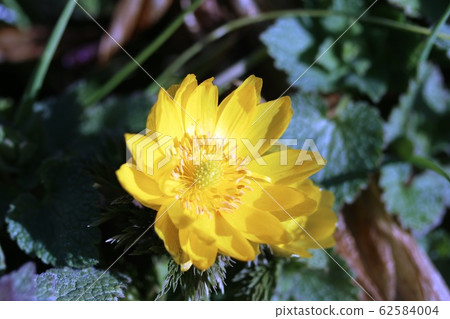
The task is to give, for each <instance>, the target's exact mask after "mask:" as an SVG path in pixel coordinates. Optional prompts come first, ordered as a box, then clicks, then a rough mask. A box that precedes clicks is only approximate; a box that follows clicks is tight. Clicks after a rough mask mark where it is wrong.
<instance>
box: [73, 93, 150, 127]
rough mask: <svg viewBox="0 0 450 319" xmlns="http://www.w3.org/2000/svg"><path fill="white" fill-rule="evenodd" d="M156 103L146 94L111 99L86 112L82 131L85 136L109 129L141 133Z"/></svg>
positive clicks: (82, 122)
mask: <svg viewBox="0 0 450 319" xmlns="http://www.w3.org/2000/svg"><path fill="white" fill-rule="evenodd" d="M154 102H155V99H154V97H153V96H151V95H149V94H146V93H136V94H133V95H130V96H126V97H112V98H109V99H107V100H106V101H104V102H101V103H99V104H96V105H93V106H91V107H89V108H86V109H85V110H84V112H83V114H82V119H81V125H80V131H81V133H82V134H85V135H90V134H96V133H102V132H104V131H105V130H107V129H114V130H121V131H122V132H127V131H128V132H139V131H140V130H141V129H142V128H143V127H145V122H146V119H147V115H148V113H149V111H150V108H151V106H152V105H153V104H154Z"/></svg>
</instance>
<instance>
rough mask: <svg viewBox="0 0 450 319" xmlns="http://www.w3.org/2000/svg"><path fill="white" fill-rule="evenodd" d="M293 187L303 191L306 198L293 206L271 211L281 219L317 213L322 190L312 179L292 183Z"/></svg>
mask: <svg viewBox="0 0 450 319" xmlns="http://www.w3.org/2000/svg"><path fill="white" fill-rule="evenodd" d="M291 187H293V188H295V189H296V190H297V191H299V192H301V193H302V194H303V195H304V200H303V201H302V202H301V203H299V204H297V205H295V206H293V207H289V208H284V210H283V209H280V210H274V211H272V212H271V213H272V214H273V215H274V216H276V217H277V218H278V219H279V220H280V221H285V220H288V219H291V218H297V217H299V216H308V215H311V214H313V213H315V212H316V211H317V208H318V207H319V203H320V198H321V193H322V192H321V191H320V188H319V187H317V186H316V185H314V183H313V182H312V181H311V180H309V179H307V180H304V181H302V182H300V183H296V184H293V185H291Z"/></svg>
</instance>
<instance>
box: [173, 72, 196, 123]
mask: <svg viewBox="0 0 450 319" xmlns="http://www.w3.org/2000/svg"><path fill="white" fill-rule="evenodd" d="M196 87H197V78H196V77H195V75H194V74H188V75H187V76H186V77H185V78H184V80H183V82H181V84H180V86H179V87H178V89H177V91H176V94H175V102H176V103H177V104H178V105H180V106H181V107H182V108H183V109H184V111H186V105H187V102H188V99H189V97H190V96H191V94H192V92H194V90H195V88H196ZM185 116H186V112H183V118H184V117H185Z"/></svg>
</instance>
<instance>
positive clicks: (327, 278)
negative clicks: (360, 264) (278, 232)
mask: <svg viewBox="0 0 450 319" xmlns="http://www.w3.org/2000/svg"><path fill="white" fill-rule="evenodd" d="M334 258H335V259H336V260H337V261H338V262H339V264H340V265H342V266H343V267H344V268H346V267H345V262H344V261H343V260H342V259H340V258H338V256H336V255H335V256H334ZM321 263H322V264H321V266H320V267H309V265H308V264H307V263H304V262H303V261H301V260H298V259H291V260H289V261H288V262H287V263H286V264H285V265H284V267H283V269H282V270H281V274H280V277H279V279H278V284H277V288H276V289H275V293H274V296H273V300H283V301H286V300H298V301H307V300H311V301H323V300H334V301H336V300H345V301H351V300H358V298H357V294H358V289H357V288H356V287H355V286H354V285H353V282H352V280H351V278H350V277H349V276H348V275H347V274H346V273H345V272H344V271H343V270H342V269H341V268H340V267H339V266H338V265H336V264H335V263H334V262H333V261H332V260H331V259H330V258H329V257H328V256H327V259H326V260H325V262H321Z"/></svg>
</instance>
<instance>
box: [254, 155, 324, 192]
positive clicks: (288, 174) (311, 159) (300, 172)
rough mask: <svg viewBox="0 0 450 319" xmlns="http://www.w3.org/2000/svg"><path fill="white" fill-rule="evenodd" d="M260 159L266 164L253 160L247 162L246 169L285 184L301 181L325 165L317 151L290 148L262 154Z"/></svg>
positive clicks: (273, 181)
mask: <svg viewBox="0 0 450 319" xmlns="http://www.w3.org/2000/svg"><path fill="white" fill-rule="evenodd" d="M262 159H263V160H264V162H265V164H267V165H260V164H258V163H257V162H256V161H254V160H253V161H251V162H250V164H248V166H247V167H248V169H249V170H250V171H254V172H256V173H258V174H260V175H264V176H267V177H269V178H270V180H271V182H272V183H279V184H285V185H289V184H293V183H295V182H300V181H303V180H305V179H306V178H308V177H309V176H311V175H313V174H314V173H317V172H318V171H319V170H321V169H322V168H323V167H324V165H325V160H324V159H323V158H322V157H321V156H320V154H318V153H314V152H311V151H305V150H295V149H290V148H288V149H287V150H285V151H283V152H274V153H270V154H267V155H264V156H263V157H262ZM320 159H322V161H323V162H320Z"/></svg>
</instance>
